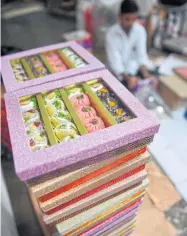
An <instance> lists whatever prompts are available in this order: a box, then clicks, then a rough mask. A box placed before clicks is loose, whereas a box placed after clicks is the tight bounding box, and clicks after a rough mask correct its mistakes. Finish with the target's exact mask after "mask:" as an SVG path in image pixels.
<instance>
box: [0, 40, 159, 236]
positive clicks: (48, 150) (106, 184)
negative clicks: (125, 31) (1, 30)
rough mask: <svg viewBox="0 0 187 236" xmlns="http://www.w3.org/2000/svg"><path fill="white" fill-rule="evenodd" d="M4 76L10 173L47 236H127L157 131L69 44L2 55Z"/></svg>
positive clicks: (129, 99)
mask: <svg viewBox="0 0 187 236" xmlns="http://www.w3.org/2000/svg"><path fill="white" fill-rule="evenodd" d="M57 68H58V69H57ZM59 68H61V69H59ZM57 72H58V73H57ZM2 74H3V80H4V84H5V87H6V90H7V93H6V94H5V102H6V109H7V120H8V125H9V131H10V136H11V143H12V149H13V157H14V165H15V171H16V173H17V175H18V176H19V178H20V179H21V180H22V181H25V183H26V185H27V186H28V188H29V192H30V193H31V195H32V199H33V198H34V199H35V202H36V203H37V208H38V209H39V214H40V216H41V218H42V221H43V222H44V224H43V225H44V226H46V228H47V229H48V230H49V232H50V233H49V234H48V235H52V234H53V232H54V233H55V232H58V233H59V234H60V235H84V236H88V235H90V236H91V235H94V236H95V235H107V236H108V235H115V236H116V235H130V234H131V233H132V232H133V231H134V229H135V222H136V215H137V213H138V209H139V206H140V204H141V203H142V201H143V197H144V194H145V190H146V187H147V185H148V181H147V178H146V175H147V174H146V171H145V165H146V163H147V161H148V160H149V153H148V151H147V145H148V144H149V143H151V142H152V141H153V138H154V135H155V133H156V132H157V131H158V128H159V125H158V124H157V123H156V122H155V120H154V119H153V118H152V116H151V115H150V114H149V112H148V111H147V110H146V109H145V108H144V107H143V106H142V105H141V104H140V103H139V102H138V101H137V100H136V99H135V98H134V96H133V95H132V94H131V93H130V92H129V91H127V90H126V89H125V88H124V87H123V85H121V84H120V82H119V81H117V79H116V78H114V77H113V75H111V73H110V72H109V71H108V70H106V69H105V68H104V65H103V64H102V63H100V62H99V61H98V60H97V59H96V58H94V57H93V56H92V55H91V54H89V53H88V52H87V51H86V50H84V49H83V48H82V47H80V46H79V45H78V44H76V43H73V42H71V43H64V44H57V45H53V46H49V47H43V48H39V49H34V50H29V51H26V52H21V53H17V54H15V55H11V56H6V57H4V58H3V59H2ZM38 78H39V79H38ZM37 213H38V212H37ZM40 220H41V219H40Z"/></svg>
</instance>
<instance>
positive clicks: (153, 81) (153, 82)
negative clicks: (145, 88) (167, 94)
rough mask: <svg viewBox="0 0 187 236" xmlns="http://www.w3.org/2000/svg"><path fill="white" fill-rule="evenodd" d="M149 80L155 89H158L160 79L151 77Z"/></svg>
mask: <svg viewBox="0 0 187 236" xmlns="http://www.w3.org/2000/svg"><path fill="white" fill-rule="evenodd" d="M148 79H150V80H151V82H152V84H153V87H154V88H157V87H158V79H157V78H156V77H155V76H151V77H149V78H148Z"/></svg>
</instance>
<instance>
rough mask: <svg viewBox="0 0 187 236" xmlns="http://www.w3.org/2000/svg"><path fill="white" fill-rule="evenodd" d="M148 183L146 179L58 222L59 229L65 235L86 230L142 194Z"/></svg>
mask: <svg viewBox="0 0 187 236" xmlns="http://www.w3.org/2000/svg"><path fill="white" fill-rule="evenodd" d="M147 184H148V182H147V180H144V181H143V183H142V184H141V185H140V186H138V187H136V188H134V189H133V190H130V191H128V192H125V193H123V194H121V195H118V196H116V197H115V198H112V199H110V200H108V201H106V202H104V203H102V204H100V205H97V206H96V207H94V208H91V209H89V210H87V211H85V212H83V213H81V214H79V215H77V216H74V217H72V218H70V219H68V220H66V221H63V222H62V223H60V224H57V229H58V231H59V232H60V233H61V234H64V235H66V234H67V233H68V235H76V234H77V233H78V234H80V233H82V232H84V231H85V230H87V229H88V228H91V227H92V226H94V225H96V224H97V223H99V222H101V221H102V220H104V219H106V218H107V217H109V216H110V215H112V214H113V213H115V212H117V211H120V210H121V209H122V207H123V206H124V205H125V203H127V202H128V198H132V199H133V198H135V197H137V196H138V195H140V196H141V195H142V194H144V192H145V191H144V189H145V188H146V187H147Z"/></svg>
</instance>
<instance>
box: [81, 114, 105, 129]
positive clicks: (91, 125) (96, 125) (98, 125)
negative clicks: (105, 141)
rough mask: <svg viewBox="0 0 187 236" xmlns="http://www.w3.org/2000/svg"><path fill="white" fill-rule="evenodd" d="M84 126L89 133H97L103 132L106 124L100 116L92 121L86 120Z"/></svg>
mask: <svg viewBox="0 0 187 236" xmlns="http://www.w3.org/2000/svg"><path fill="white" fill-rule="evenodd" d="M84 125H85V127H86V129H87V131H88V133H92V132H95V131H97V130H101V129H104V128H105V124H104V122H103V120H102V119H101V118H99V117H98V116H95V117H94V118H91V119H85V120H84Z"/></svg>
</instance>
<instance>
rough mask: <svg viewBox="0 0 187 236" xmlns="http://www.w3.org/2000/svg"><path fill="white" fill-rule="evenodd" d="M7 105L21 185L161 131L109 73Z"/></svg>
mask: <svg viewBox="0 0 187 236" xmlns="http://www.w3.org/2000/svg"><path fill="white" fill-rule="evenodd" d="M111 85H112V86H111ZM5 101H6V107H7V118H8V123H9V129H10V136H11V141H12V147H13V154H14V163H15V168H16V172H17V174H18V176H19V177H20V178H21V179H23V180H28V179H30V178H33V177H36V176H38V175H41V174H45V173H46V172H50V171H53V170H55V169H57V168H58V169H59V168H64V167H66V166H68V165H72V164H75V163H78V162H79V161H83V160H84V161H86V159H90V158H92V157H94V156H98V158H100V156H99V155H101V154H103V155H102V157H101V158H103V159H105V158H108V157H109V154H108V155H107V157H106V156H105V155H104V153H106V152H110V155H112V152H111V151H113V150H114V149H120V148H122V147H123V146H125V145H126V146H127V144H128V143H132V142H135V141H137V142H138V140H142V139H144V138H147V137H151V136H153V135H154V134H155V132H157V130H158V127H159V125H158V124H156V123H155V121H154V119H153V118H152V117H151V115H150V114H149V113H148V112H147V111H146V109H145V108H144V107H143V106H142V105H141V104H139V102H138V101H137V100H136V99H135V98H134V97H133V95H131V94H130V93H129V92H128V91H127V90H126V89H125V88H124V87H123V86H122V85H121V84H120V83H119V82H118V81H117V80H116V79H115V78H114V77H113V76H112V75H111V74H110V73H109V72H108V71H107V70H103V71H99V72H93V73H88V74H85V75H81V76H75V77H71V78H69V79H68V78H67V79H63V80H57V81H54V82H53V83H46V84H41V85H40V86H35V87H29V88H25V89H24V90H17V91H14V92H12V93H8V94H6V96H5ZM41 155H42V159H41ZM22 160H23V161H22Z"/></svg>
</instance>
